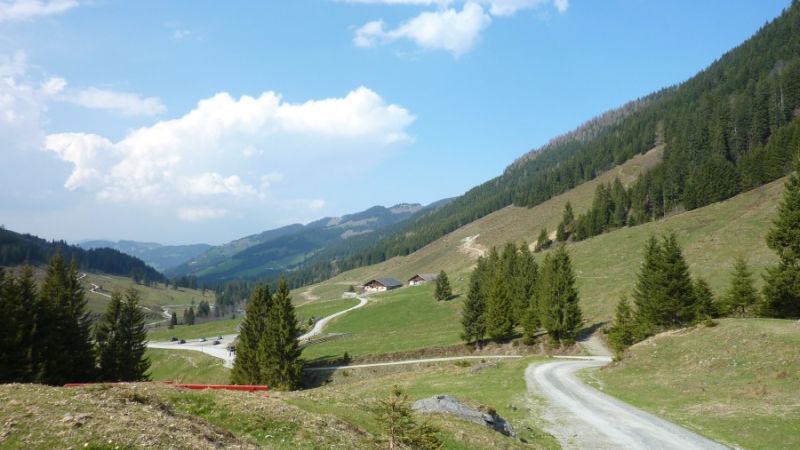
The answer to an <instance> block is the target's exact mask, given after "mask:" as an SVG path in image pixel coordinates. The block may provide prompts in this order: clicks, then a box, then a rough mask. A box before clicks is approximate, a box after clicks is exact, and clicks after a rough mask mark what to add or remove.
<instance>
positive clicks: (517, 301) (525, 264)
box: [513, 242, 539, 324]
mask: <svg viewBox="0 0 800 450" xmlns="http://www.w3.org/2000/svg"><path fill="white" fill-rule="evenodd" d="M514 253H515V255H516V256H517V262H516V265H515V269H516V274H515V277H514V286H515V287H514V292H513V296H514V297H513V299H514V317H515V319H517V320H516V322H515V323H516V324H521V323H524V321H525V314H526V313H527V311H528V309H529V306H530V302H531V297H532V295H533V292H534V290H535V289H536V282H537V280H538V279H539V266H538V264H536V259H535V258H534V257H533V254H532V253H531V251H530V249H529V248H528V245H527V244H526V243H524V242H523V243H522V245H520V247H519V250H516V249H515V252H514Z"/></svg>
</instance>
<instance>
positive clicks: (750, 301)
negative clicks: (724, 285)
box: [723, 257, 759, 317]
mask: <svg viewBox="0 0 800 450" xmlns="http://www.w3.org/2000/svg"><path fill="white" fill-rule="evenodd" d="M723 301H724V304H725V311H726V312H727V313H728V314H730V315H732V316H736V317H746V316H748V315H749V314H750V312H751V310H752V308H753V307H754V306H755V305H756V303H758V301H759V297H758V291H756V288H755V287H754V286H753V274H752V273H751V272H750V269H749V268H748V267H747V261H745V259H744V258H742V257H737V258H736V261H735V262H734V264H733V273H732V274H731V287H730V288H729V289H728V292H727V293H726V294H725V297H724V298H723Z"/></svg>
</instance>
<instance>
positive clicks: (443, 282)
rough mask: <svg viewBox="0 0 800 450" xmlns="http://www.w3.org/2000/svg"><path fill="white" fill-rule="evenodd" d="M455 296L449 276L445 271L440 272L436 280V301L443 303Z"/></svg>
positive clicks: (434, 295)
mask: <svg viewBox="0 0 800 450" xmlns="http://www.w3.org/2000/svg"><path fill="white" fill-rule="evenodd" d="M452 296H453V289H452V288H451V287H450V280H448V279H447V274H446V273H445V271H444V270H442V271H440V272H439V276H438V277H437V278H436V290H435V292H434V294H433V297H434V298H435V299H436V301H439V302H442V301H445V300H449V299H450V297H452Z"/></svg>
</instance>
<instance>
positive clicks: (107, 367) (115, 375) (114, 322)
mask: <svg viewBox="0 0 800 450" xmlns="http://www.w3.org/2000/svg"><path fill="white" fill-rule="evenodd" d="M139 301H140V296H139V291H137V290H136V289H134V288H130V289H128V290H127V291H125V294H124V296H123V295H122V294H120V293H118V292H115V293H113V294H112V295H111V301H110V302H109V305H108V308H107V309H106V312H105V314H104V315H103V318H102V319H101V322H100V324H98V327H97V330H96V332H95V340H96V341H97V350H98V363H99V372H100V379H101V380H103V381H143V380H147V379H148V378H149V377H148V375H147V370H148V369H149V368H150V360H149V359H147V357H146V356H145V351H146V350H147V331H146V330H145V327H144V313H143V312H142V309H141V308H140V306H139Z"/></svg>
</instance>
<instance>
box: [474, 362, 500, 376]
mask: <svg viewBox="0 0 800 450" xmlns="http://www.w3.org/2000/svg"><path fill="white" fill-rule="evenodd" d="M490 367H497V363H496V362H485V363H481V364H478V365H477V366H472V368H470V369H469V371H470V372H471V373H477V372H480V371H481V370H483V369H488V368H490Z"/></svg>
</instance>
